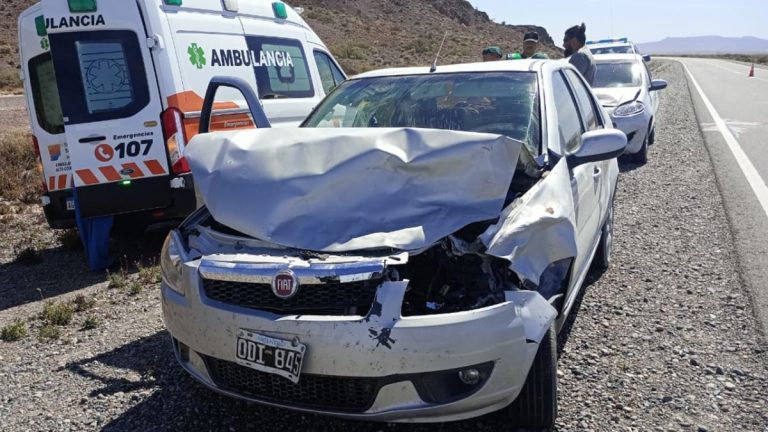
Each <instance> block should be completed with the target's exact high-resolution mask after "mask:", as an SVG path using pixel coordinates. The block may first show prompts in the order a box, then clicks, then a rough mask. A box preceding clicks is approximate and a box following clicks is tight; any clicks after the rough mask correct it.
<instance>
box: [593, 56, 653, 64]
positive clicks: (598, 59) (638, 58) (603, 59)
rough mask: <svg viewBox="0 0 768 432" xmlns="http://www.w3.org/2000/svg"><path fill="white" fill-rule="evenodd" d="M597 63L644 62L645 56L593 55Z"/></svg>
mask: <svg viewBox="0 0 768 432" xmlns="http://www.w3.org/2000/svg"><path fill="white" fill-rule="evenodd" d="M592 56H593V57H594V58H595V61H596V62H598V63H600V62H612V61H613V62H615V61H632V62H642V61H643V56H641V55H640V54H593V55H592Z"/></svg>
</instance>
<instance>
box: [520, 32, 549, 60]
mask: <svg viewBox="0 0 768 432" xmlns="http://www.w3.org/2000/svg"><path fill="white" fill-rule="evenodd" d="M538 49H539V34H538V33H537V32H535V31H532V32H528V33H526V34H525V36H523V52H522V53H520V56H521V57H522V58H524V59H527V58H530V59H548V58H549V56H548V55H546V54H545V53H543V52H541V51H538Z"/></svg>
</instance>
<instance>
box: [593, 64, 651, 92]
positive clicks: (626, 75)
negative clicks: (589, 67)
mask: <svg viewBox="0 0 768 432" xmlns="http://www.w3.org/2000/svg"><path fill="white" fill-rule="evenodd" d="M596 66H597V67H596V70H595V82H594V83H593V84H592V87H594V88H602V87H640V86H641V85H642V83H643V81H642V78H641V76H640V68H641V67H642V66H641V65H640V64H638V63H632V62H598V63H597V65H596Z"/></svg>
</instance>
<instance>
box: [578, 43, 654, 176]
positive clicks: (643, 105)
mask: <svg viewBox="0 0 768 432" xmlns="http://www.w3.org/2000/svg"><path fill="white" fill-rule="evenodd" d="M595 63H596V71H595V81H594V83H593V84H592V91H593V92H594V93H595V95H596V96H597V98H598V100H600V103H601V105H602V106H603V108H605V109H606V110H607V111H608V113H609V114H610V115H611V119H612V120H613V122H614V124H615V125H616V127H617V128H619V129H621V130H622V131H623V132H624V133H625V134H627V150H626V154H627V155H628V158H629V159H631V160H633V161H634V162H637V163H645V162H646V161H647V160H648V145H649V144H653V142H654V140H655V137H656V131H655V121H656V110H657V109H658V107H659V94H658V91H659V90H662V89H665V88H666V87H667V82H666V81H664V80H654V79H652V78H651V72H650V70H649V69H648V67H647V66H646V64H645V62H644V61H643V58H642V57H641V56H639V55H636V54H606V55H596V56H595Z"/></svg>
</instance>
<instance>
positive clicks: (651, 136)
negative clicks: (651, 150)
mask: <svg viewBox="0 0 768 432" xmlns="http://www.w3.org/2000/svg"><path fill="white" fill-rule="evenodd" d="M654 144H656V128H655V127H654V128H653V129H651V132H650V133H649V134H648V145H654Z"/></svg>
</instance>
